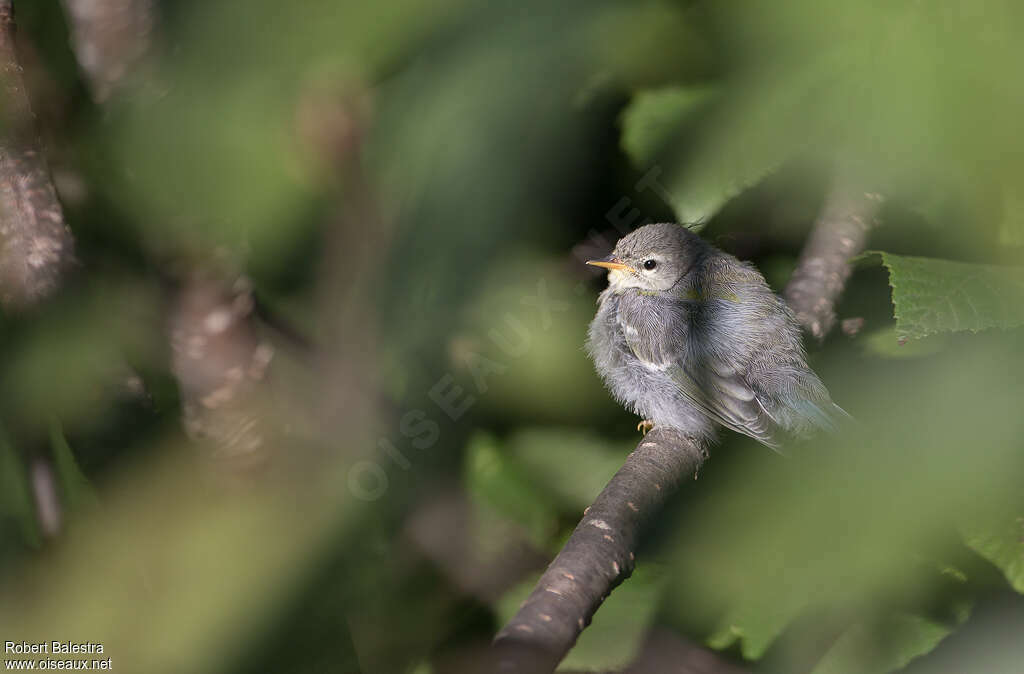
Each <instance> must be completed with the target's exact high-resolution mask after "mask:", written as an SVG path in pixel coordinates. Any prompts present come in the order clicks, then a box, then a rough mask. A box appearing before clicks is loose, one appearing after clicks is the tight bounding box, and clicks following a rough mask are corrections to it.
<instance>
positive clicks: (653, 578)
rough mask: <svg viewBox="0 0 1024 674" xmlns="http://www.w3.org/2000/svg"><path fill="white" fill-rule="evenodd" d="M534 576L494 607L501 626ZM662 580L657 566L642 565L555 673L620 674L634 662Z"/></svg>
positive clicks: (613, 595)
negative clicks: (602, 673)
mask: <svg viewBox="0 0 1024 674" xmlns="http://www.w3.org/2000/svg"><path fill="white" fill-rule="evenodd" d="M538 578H539V575H538V576H533V577H531V578H530V579H528V580H526V581H524V582H522V583H520V584H519V585H517V586H516V587H514V588H513V589H512V590H509V592H508V593H506V594H505V596H503V597H502V598H501V599H500V600H499V602H498V605H497V606H496V610H497V613H498V617H499V620H500V622H501V623H506V622H508V620H509V619H511V618H512V616H513V615H515V613H516V611H517V610H519V606H520V604H521V603H522V602H523V600H524V599H526V597H527V596H529V594H530V592H531V591H532V590H533V587H534V585H536V583H537V579H538ZM663 587H664V577H663V574H662V573H661V572H660V569H658V568H657V566H655V565H652V564H649V563H648V564H643V565H640V566H638V567H637V569H636V571H635V572H634V573H633V575H632V576H631V577H630V578H629V580H627V581H626V582H624V583H623V584H622V585H620V586H619V587H617V588H616V589H615V591H614V592H612V593H611V594H610V595H609V596H608V599H606V600H605V601H604V603H603V604H601V608H600V610H598V611H597V613H595V614H594V619H593V622H592V623H591V624H590V626H589V627H587V629H585V630H583V633H582V634H581V635H580V638H579V640H578V641H577V642H576V645H575V646H574V647H573V649H572V650H571V651H569V654H568V655H567V656H566V657H565V659H564V660H563V661H562V663H561V665H560V666H559V671H563V670H571V671H584V672H605V671H621V670H622V669H623V668H625V667H626V665H628V663H629V662H630V661H632V660H633V659H634V657H635V656H636V654H637V651H638V649H639V648H640V645H641V642H642V641H643V638H644V635H645V634H646V632H647V629H648V627H649V626H650V625H651V623H652V622H653V620H654V617H655V614H656V612H657V609H658V600H659V598H660V596H661V594H662V590H663Z"/></svg>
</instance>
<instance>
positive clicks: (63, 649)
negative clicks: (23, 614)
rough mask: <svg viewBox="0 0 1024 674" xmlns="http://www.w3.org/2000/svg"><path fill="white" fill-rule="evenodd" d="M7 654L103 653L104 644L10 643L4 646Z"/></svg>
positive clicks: (82, 642)
mask: <svg viewBox="0 0 1024 674" xmlns="http://www.w3.org/2000/svg"><path fill="white" fill-rule="evenodd" d="M4 652H5V653H18V654H24V653H47V654H49V653H53V654H60V655H64V654H70V653H102V652H103V644H98V643H95V642H92V641H39V642H31V641H8V642H5V644H4Z"/></svg>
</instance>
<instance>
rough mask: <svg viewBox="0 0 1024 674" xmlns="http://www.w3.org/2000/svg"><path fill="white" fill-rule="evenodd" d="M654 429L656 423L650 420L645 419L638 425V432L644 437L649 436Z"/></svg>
mask: <svg viewBox="0 0 1024 674" xmlns="http://www.w3.org/2000/svg"><path fill="white" fill-rule="evenodd" d="M652 428H654V422H653V421H651V420H650V419H644V420H643V421H641V422H640V423H638V424H637V425H636V430H638V431H640V432H641V433H643V434H644V435H647V434H648V433H649V432H650V431H651V429H652Z"/></svg>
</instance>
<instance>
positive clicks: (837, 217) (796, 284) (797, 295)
mask: <svg viewBox="0 0 1024 674" xmlns="http://www.w3.org/2000/svg"><path fill="white" fill-rule="evenodd" d="M855 185H856V183H855V182H854V181H851V180H849V179H847V178H845V177H837V178H836V179H835V180H834V181H833V184H832V187H831V189H830V190H829V192H828V194H827V195H826V197H825V204H824V205H823V206H822V210H821V214H820V215H819V216H818V220H817V221H816V222H815V223H814V227H813V229H812V230H811V233H810V236H808V238H807V242H806V243H805V244H804V249H803V251H802V252H801V253H800V259H799V261H797V266H796V270H795V271H794V272H793V276H792V277H790V279H789V283H788V284H787V285H786V290H785V292H784V293H783V296H784V297H785V298H786V302H787V303H788V304H789V306H790V308H791V309H792V310H793V313H795V314H796V319H797V321H798V322H799V323H800V325H801V326H802V327H803V328H804V329H805V330H807V331H808V332H810V333H811V335H813V336H814V337H815V338H816V339H819V340H821V339H824V338H825V335H827V334H828V333H829V331H830V330H831V329H832V327H833V326H834V325H835V322H836V312H835V305H836V301H837V299H838V298H839V295H840V293H842V291H843V287H844V286H845V285H846V279H848V278H849V276H850V269H851V266H850V259H851V258H853V257H854V256H855V255H857V254H858V253H860V252H861V251H862V250H864V245H865V243H866V242H867V236H868V230H870V229H871V226H872V225H873V224H874V218H875V213H876V212H877V211H878V207H879V205H880V204H881V201H882V197H881V196H880V195H878V194H874V193H871V192H865V191H864V190H863V189H857V188H856V187H855Z"/></svg>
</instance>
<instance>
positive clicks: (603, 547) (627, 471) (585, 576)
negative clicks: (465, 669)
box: [494, 428, 707, 672]
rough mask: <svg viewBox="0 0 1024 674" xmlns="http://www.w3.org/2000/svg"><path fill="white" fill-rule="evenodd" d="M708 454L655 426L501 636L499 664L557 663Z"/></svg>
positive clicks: (537, 666) (544, 668) (548, 667)
mask: <svg viewBox="0 0 1024 674" xmlns="http://www.w3.org/2000/svg"><path fill="white" fill-rule="evenodd" d="M706 456H707V454H706V451H705V450H704V448H702V447H701V446H699V445H698V444H697V443H696V442H694V441H693V440H692V439H690V438H687V437H685V436H682V435H680V434H678V433H676V432H674V431H670V430H662V429H658V428H655V429H654V430H653V431H651V433H650V434H648V435H647V437H645V438H644V439H643V440H642V441H641V442H640V445H639V446H638V447H637V448H636V449H635V450H634V451H633V453H632V454H630V455H629V457H628V458H627V459H626V462H625V463H624V464H623V466H622V468H620V469H619V472H618V473H616V474H615V476H614V477H613V478H612V479H611V481H610V482H609V483H608V486H606V487H605V488H604V491H602V492H601V494H600V495H599V496H598V497H597V500H596V501H594V503H593V505H591V506H590V507H589V508H588V509H587V510H586V511H585V513H584V516H583V519H582V520H581V521H580V523H579V524H578V525H577V526H576V530H575V531H573V533H572V536H570V537H569V540H568V541H567V542H566V544H565V547H563V548H562V551H561V552H559V553H558V556H557V557H555V560H554V561H553V562H552V563H551V565H550V566H549V567H548V570H547V571H545V572H544V575H543V576H541V578H540V581H538V583H537V586H536V588H535V589H534V590H533V593H532V594H531V595H530V596H529V597H528V598H527V600H526V601H525V602H524V603H523V605H522V607H521V608H520V609H519V612H518V613H516V615H515V616H514V617H513V618H512V620H510V621H509V623H508V624H507V625H505V627H504V628H503V629H502V630H501V631H500V632H499V633H498V636H497V637H495V640H494V647H495V652H496V657H497V667H498V671H501V672H550V671H553V670H554V668H555V666H556V665H557V664H558V662H559V661H560V660H561V659H562V658H563V657H564V656H565V654H566V653H567V652H568V651H569V649H570V648H572V646H573V644H574V643H575V642H576V638H577V637H578V636H579V634H580V632H582V631H583V629H584V628H585V627H586V626H587V625H588V624H590V619H591V618H592V617H593V615H594V613H595V612H596V611H597V609H598V607H599V606H600V605H601V602H602V601H604V599H605V597H607V596H608V595H609V594H610V593H611V591H612V589H614V588H615V587H616V586H617V585H618V584H619V583H621V582H622V581H623V580H625V579H626V578H628V577H629V576H630V574H631V573H632V572H633V565H634V551H635V549H636V546H637V543H638V540H639V537H640V533H641V531H642V529H643V527H644V525H645V524H646V523H647V522H648V521H649V520H650V519H651V518H652V517H653V516H654V515H655V514H657V513H658V512H659V511H660V510H661V507H662V505H663V504H664V502H665V500H666V499H667V498H668V497H669V496H670V495H671V494H672V493H674V492H675V488H676V486H677V485H678V484H679V482H681V481H682V480H683V479H684V478H685V477H687V476H690V475H694V474H696V472H697V470H698V469H699V468H700V466H701V464H702V463H703V462H704V459H705V457H706Z"/></svg>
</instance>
